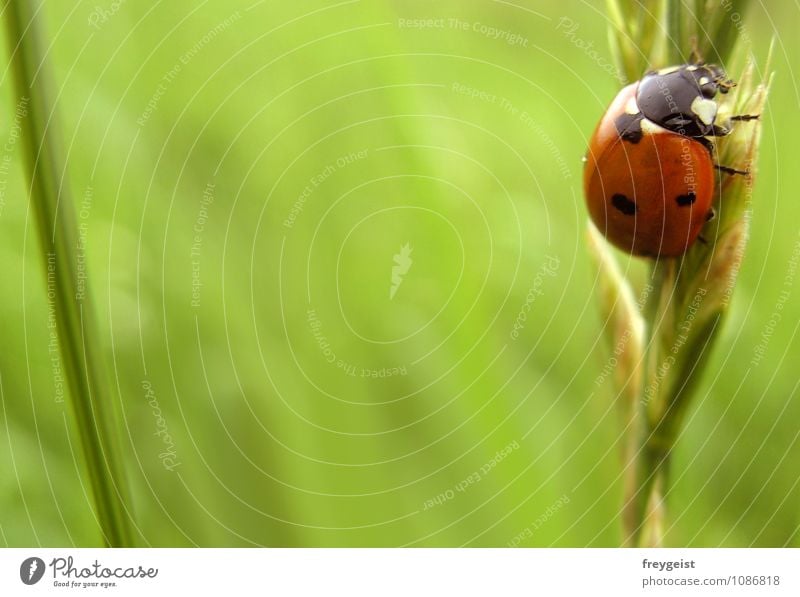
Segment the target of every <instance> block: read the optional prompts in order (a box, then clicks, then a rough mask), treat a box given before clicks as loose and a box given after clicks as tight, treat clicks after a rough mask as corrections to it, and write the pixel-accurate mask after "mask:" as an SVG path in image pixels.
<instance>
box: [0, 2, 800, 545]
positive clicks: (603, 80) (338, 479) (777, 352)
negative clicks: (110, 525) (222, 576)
mask: <svg viewBox="0 0 800 597" xmlns="http://www.w3.org/2000/svg"><path fill="white" fill-rule="evenodd" d="M596 4H597V5H594V4H592V3H584V2H575V1H569V2H558V3H555V2H547V3H538V2H537V3H530V2H528V3H525V2H522V1H519V2H501V1H489V0H482V1H480V2H455V1H452V2H437V3H431V2H428V1H423V0H419V1H394V2H390V1H385V2H379V1H369V2H368V1H355V2H341V3H333V2H306V1H303V2H296V3H295V2H275V1H271V0H270V1H266V2H256V0H246V1H236V2H224V3H223V2H209V1H206V2H203V1H198V2H188V1H178V2H172V1H171V2H166V1H156V2H147V3H140V2H133V1H128V2H122V3H120V4H118V5H117V8H116V10H114V6H113V3H110V2H103V1H102V0H98V1H97V2H75V3H72V2H61V1H58V2H55V1H46V2H44V3H43V11H44V14H45V15H46V19H45V20H46V25H47V31H48V40H47V43H48V57H49V59H50V61H51V67H52V74H53V76H54V78H55V80H56V82H57V86H58V89H59V95H58V115H59V117H60V124H59V126H60V133H61V137H62V139H63V142H64V146H65V148H66V150H67V155H68V169H69V179H68V180H67V181H66V182H65V183H64V184H66V185H69V187H70V188H71V190H72V192H73V196H74V200H75V202H76V204H77V206H76V210H77V209H81V205H83V208H84V211H81V212H80V214H79V219H78V221H79V223H81V224H82V225H83V226H84V227H83V231H84V232H85V234H86V236H85V240H86V256H87V264H88V265H87V267H88V271H89V274H90V276H91V288H92V292H93V294H94V296H95V299H96V300H95V302H96V306H97V311H98V312H97V314H96V317H97V320H98V324H99V327H100V329H101V331H102V339H103V342H104V346H103V347H102V348H103V350H104V353H105V355H107V362H108V369H109V372H110V380H109V383H110V384H111V387H112V389H113V392H112V395H113V397H114V399H116V400H118V401H119V407H120V411H121V413H122V420H121V422H120V427H119V437H120V441H121V443H122V445H123V447H124V452H125V458H126V467H127V472H128V474H129V476H130V482H131V487H132V493H133V504H132V507H133V511H134V512H135V523H136V525H137V528H138V529H139V531H140V536H139V539H138V540H139V543H140V544H142V545H153V546H188V545H202V546H248V545H267V546H396V545H417V546H460V545H469V546H503V545H507V544H509V543H519V544H520V545H523V546H586V545H588V546H614V545H617V544H619V542H620V529H619V524H618V518H619V511H620V500H621V476H620V475H621V462H620V455H619V452H620V445H621V440H622V438H621V436H620V425H619V421H618V418H617V412H616V411H615V409H614V392H613V388H612V387H611V383H610V382H608V381H605V382H602V381H601V382H600V383H598V382H597V376H598V375H600V374H601V372H602V369H603V367H604V365H605V363H606V362H607V360H608V354H607V353H605V352H604V344H603V339H602V334H601V330H602V322H601V320H600V317H599V315H598V312H597V309H596V306H595V302H594V297H593V292H594V272H593V269H592V267H591V263H590V261H589V258H588V256H587V250H586V246H585V241H584V233H585V227H586V213H585V210H584V206H583V199H582V191H581V182H580V181H581V156H582V155H583V153H584V151H585V147H586V143H587V138H588V136H589V134H590V133H591V131H592V128H593V126H594V124H595V122H596V121H597V119H598V118H599V116H600V114H601V113H602V111H603V110H604V108H605V106H606V105H607V103H608V102H609V101H610V100H611V98H612V97H613V96H614V94H615V92H616V90H617V89H618V88H619V87H620V82H619V81H617V80H616V79H615V78H614V77H613V76H612V75H611V74H609V72H608V70H607V68H604V67H603V65H604V64H607V63H610V62H611V56H610V52H609V50H608V45H607V41H606V40H607V31H606V20H605V16H604V12H603V10H602V4H603V3H601V2H598V3H596ZM98 7H99V9H101V10H100V12H97V11H98V10H99V9H98ZM93 15H94V16H93ZM424 18H432V19H443V21H440V22H434V23H433V26H425V27H420V26H419V24H418V23H410V24H409V23H408V22H407V21H405V20H412V19H424ZM562 18H567V19H569V21H570V22H571V23H572V25H571V26H574V25H578V28H577V29H572V32H571V33H569V32H568V31H569V30H570V29H571V27H570V26H568V25H569V24H568V23H567V21H564V20H562ZM401 19H403V21H401ZM451 19H453V20H451ZM798 24H799V23H798V12H797V7H796V6H793V5H792V3H788V2H777V1H775V2H766V3H763V5H762V6H755V7H754V9H753V10H752V11H751V13H750V14H749V15H748V18H747V19H746V21H745V30H746V32H747V34H748V37H749V38H750V39H751V41H752V51H753V52H754V53H755V55H756V56H757V57H759V58H762V59H763V58H764V57H765V55H766V52H767V48H768V46H769V42H770V40H771V38H772V37H773V36H774V37H775V41H776V45H775V56H774V70H775V72H776V78H775V83H774V87H773V89H772V93H771V95H770V100H769V106H768V112H767V114H766V115H765V118H764V131H763V132H764V135H763V149H762V152H761V159H760V175H759V177H758V180H757V186H756V192H755V194H754V196H753V202H752V239H751V243H750V247H749V250H748V253H747V256H746V258H745V261H744V264H743V268H742V272H741V279H740V282H739V285H738V288H737V291H736V296H735V300H734V303H733V307H732V310H731V313H730V317H729V319H728V321H727V325H726V329H725V332H724V336H723V338H722V341H721V342H720V344H719V346H718V348H717V350H716V351H715V354H714V358H713V359H712V362H711V364H710V366H709V371H708V372H707V374H706V375H705V377H704V382H703V384H702V387H701V389H700V392H699V394H698V397H697V401H696V403H695V405H694V407H693V408H692V409H691V411H690V413H689V416H688V418H687V425H686V429H685V431H684V433H683V434H682V436H681V438H680V441H679V447H678V452H677V454H676V456H675V460H674V465H673V489H672V491H671V492H670V493H669V495H668V503H669V508H670V519H669V520H668V523H667V527H668V530H667V537H666V541H667V544H669V545H691V546H717V545H724V546H750V545H755V546H782V545H795V546H797V545H798V536H797V535H798V533H797V530H798V525H799V524H800V507H799V506H798V498H799V497H800V487H798V480H800V471H799V470H798V461H800V445H798V441H797V440H798V433H799V432H800V423H798V422H799V421H800V400H798V387H797V385H798V368H797V359H798V354H800V340H798V337H797V331H798V321H800V301H799V300H798V299H800V288H798V287H796V286H797V284H796V281H795V280H794V279H791V280H789V281H787V280H786V279H785V276H786V275H787V273H788V272H789V270H790V268H791V266H792V263H793V261H792V254H793V252H796V251H797V250H798V246H799V245H798V242H800V237H799V236H798V224H797V222H798V221H799V219H800V204H799V203H798V201H797V196H796V195H797V192H796V190H797V188H798V186H799V185H800V169H798V167H797V165H796V160H797V155H798V154H797V135H798V133H800V126H798V125H800V111H799V110H798V105H800V104H799V101H798V99H799V98H800V94H798V88H797V82H796V80H797V72H796V71H795V70H794V69H797V68H798V67H800V60H798V56H800V40H799V39H798V35H797V31H798ZM483 25H486V26H487V27H493V28H495V29H497V30H498V31H501V32H503V34H502V35H501V36H500V37H498V38H496V39H495V38H493V34H492V33H491V32H490V31H489V30H488V29H483V28H482V26H483ZM209 32H211V33H209ZM506 32H507V33H508V35H506ZM512 34H516V35H517V36H518V37H517V38H512V37H509V36H510V35H512ZM587 44H591V46H590V47H588V49H587ZM4 47H5V44H4ZM175 65H178V66H179V68H178V69H177V70H176V69H175V68H174V67H175ZM170 73H171V74H170ZM473 90H477V91H476V93H478V94H479V95H478V96H477V97H476V96H474V95H473ZM0 92H1V96H2V110H1V111H0V113H1V114H3V115H5V116H4V117H2V118H0V142H2V143H3V144H4V145H5V142H6V141H7V140H8V139H9V138H13V137H14V135H15V131H14V130H13V125H14V120H13V118H14V111H15V105H14V96H13V91H12V89H11V86H10V77H9V73H8V71H4V75H3V78H2V80H1V81H0ZM481 92H482V93H483V95H480V93H481ZM149 102H152V104H153V105H152V106H151V107H150V108H148V103H149ZM137 121H138V122H137ZM8 147H10V149H8V148H6V149H3V151H4V155H8V156H10V157H9V158H8V159H9V160H10V167H9V168H8V170H7V172H6V171H0V178H2V180H0V188H4V193H3V195H2V197H3V199H2V203H0V209H2V211H0V264H2V268H3V278H2V284H0V305H2V310H0V326H1V327H0V330H2V331H1V332H0V337H1V338H2V350H1V351H0V375H2V378H1V379H2V410H1V411H0V417H1V421H2V423H0V471H1V472H0V544H4V545H10V546H28V545H42V546H67V545H78V546H93V545H100V544H101V542H100V533H99V530H98V527H97V524H96V521H95V519H94V517H93V514H92V510H91V507H90V499H89V498H88V486H87V485H86V483H85V482H84V481H82V478H83V472H82V464H81V463H82V460H81V455H80V451H79V445H78V443H77V442H76V439H75V436H74V435H73V430H72V423H71V418H70V413H69V410H68V408H67V407H66V403H65V402H61V401H59V400H58V399H57V398H58V397H57V393H56V388H55V383H54V375H53V367H52V363H51V359H50V356H51V355H50V353H49V351H48V340H49V336H48V328H47V322H48V318H47V308H48V305H47V298H46V292H45V280H44V275H43V266H42V256H41V254H40V250H39V245H38V242H37V238H36V231H35V228H34V226H33V220H32V217H31V213H30V211H29V206H28V201H27V199H26V195H25V183H24V179H23V173H22V159H21V155H22V154H21V152H20V148H19V147H18V146H14V145H13V143H12V144H11V145H9V146H8ZM359 152H360V153H359ZM351 154H354V156H355V157H351V158H348V157H347V156H351ZM209 185H213V188H211V189H210V191H208V192H207V189H209V188H210V187H209ZM306 189H308V190H306ZM204 192H207V198H206V200H205V201H204ZM304 193H305V194H304ZM301 197H303V198H302V199H301ZM208 199H212V201H210V202H209V201H208ZM297 206H300V209H295V216H296V218H295V219H294V221H293V222H292V223H291V225H287V224H286V223H285V220H286V219H287V218H288V217H289V215H290V214H291V213H292V210H293V208H296V207H297ZM195 237H197V238H195ZM193 244H195V245H196V247H195V248H196V249H197V251H196V252H195V254H193V253H192V246H193ZM405 244H408V245H409V246H410V247H411V249H412V253H411V259H412V264H411V266H410V268H409V269H408V272H407V273H406V274H405V275H404V276H403V278H402V284H401V285H399V286H398V288H397V291H396V294H395V296H394V297H393V298H390V287H391V283H392V281H391V279H392V267H393V265H395V264H394V262H393V258H394V255H395V254H397V253H398V252H399V251H400V249H401V247H402V246H403V245H405ZM620 257H621V258H622V264H623V267H625V268H626V269H629V270H630V273H631V275H632V276H633V277H634V278H638V277H640V275H641V271H642V267H641V264H640V263H638V262H634V261H631V260H629V259H625V258H624V257H623V256H621V255H620ZM548 267H549V269H548ZM193 275H194V277H193ZM193 281H196V282H200V283H201V286H199V291H197V288H198V287H197V286H195V287H193ZM793 286H794V287H793ZM193 291H194V292H195V295H194V296H193ZM784 291H788V292H789V293H790V296H789V297H788V299H786V298H784V299H782V298H781V296H782V295H781V293H782V292H784ZM193 301H194V302H193ZM526 305H527V306H526ZM779 307H780V310H779V314H780V320H779V321H778V322H777V323H776V324H775V325H771V324H770V320H771V319H775V318H774V316H773V312H775V311H777V310H778V309H779ZM309 311H312V313H311V314H309ZM521 312H523V313H525V316H524V317H525V321H521V320H520V321H518V317H520V313H521ZM515 321H517V323H518V326H517V328H518V329H517V332H518V333H517V334H512V331H513V330H514V325H515ZM520 323H521V326H520ZM760 353H763V355H764V358H763V359H762V360H760V361H759V362H757V363H754V361H753V359H754V356H755V355H756V354H760ZM331 355H332V356H333V361H334V362H332V363H331V362H328V361H329V360H330V359H331ZM364 371H367V372H370V371H372V372H375V373H374V375H375V377H372V376H371V374H369V373H368V375H367V376H366V377H364V376H362V373H363V372H364ZM381 372H384V375H385V376H382V375H381ZM391 372H393V373H394V375H389V374H388V373H391ZM145 384H149V387H150V388H152V391H153V392H154V395H155V400H153V399H152V396H148V395H147V393H146V391H145V388H144V387H143V386H144V385H145ZM155 406H157V407H158V409H160V412H161V413H162V415H163V421H161V423H162V426H163V425H165V426H166V428H167V429H168V432H169V434H170V436H171V438H172V441H173V444H174V450H175V454H176V460H177V462H179V463H180V464H179V465H178V466H176V467H174V470H167V469H166V468H165V467H164V466H163V465H162V460H163V459H162V458H161V457H160V456H159V454H162V453H163V452H164V449H165V445H164V443H163V442H162V438H161V437H159V436H157V435H155V434H156V432H157V431H158V429H159V428H158V427H157V424H158V422H159V421H158V419H157V417H156V414H158V413H157V412H154V407H155ZM506 448H507V449H506ZM504 449H506V450H505V452H502V451H503V450H504ZM498 451H501V456H500V457H498V456H497V453H498ZM493 459H495V460H496V465H495V466H491V467H487V466H486V465H487V463H489V462H491V461H492V460H493ZM469 479H471V480H472V482H465V483H463V484H462V482H464V480H469ZM460 484H461V485H460ZM459 486H460V487H461V488H462V489H463V491H460V490H458V489H456V488H457V487H459ZM515 537H516V538H517V539H516V540H515Z"/></svg>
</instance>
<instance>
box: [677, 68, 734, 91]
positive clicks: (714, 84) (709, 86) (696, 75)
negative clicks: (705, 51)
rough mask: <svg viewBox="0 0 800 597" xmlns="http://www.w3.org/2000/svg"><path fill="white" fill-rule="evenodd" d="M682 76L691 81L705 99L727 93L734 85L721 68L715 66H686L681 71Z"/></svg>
mask: <svg viewBox="0 0 800 597" xmlns="http://www.w3.org/2000/svg"><path fill="white" fill-rule="evenodd" d="M683 73H684V76H685V77H686V78H687V79H689V78H691V79H693V80H694V81H695V83H696V84H697V87H698V89H699V90H700V93H701V94H702V95H703V97H704V98H706V99H713V98H714V96H716V95H717V92H719V93H728V90H730V88H731V87H733V86H735V85H736V83H734V82H733V81H731V80H730V79H729V78H728V75H726V74H725V71H724V70H723V69H722V67H720V66H717V65H716V64H693V65H687V66H686V67H684V70H683Z"/></svg>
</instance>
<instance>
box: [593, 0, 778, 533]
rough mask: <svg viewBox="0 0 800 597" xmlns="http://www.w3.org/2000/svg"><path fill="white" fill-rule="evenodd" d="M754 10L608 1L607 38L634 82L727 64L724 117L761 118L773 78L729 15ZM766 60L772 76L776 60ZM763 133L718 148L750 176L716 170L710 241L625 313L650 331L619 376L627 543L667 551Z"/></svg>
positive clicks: (605, 271) (667, 263)
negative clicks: (670, 511)
mask: <svg viewBox="0 0 800 597" xmlns="http://www.w3.org/2000/svg"><path fill="white" fill-rule="evenodd" d="M746 4H747V3H746V2H744V1H738V2H736V1H734V2H731V3H729V4H728V8H727V9H726V8H725V7H724V6H723V5H722V3H721V2H695V3H694V5H693V6H692V7H691V8H692V10H690V8H689V7H688V6H687V3H686V2H680V1H677V0H668V1H660V2H641V3H633V2H623V1H621V0H609V2H608V12H609V21H610V27H611V29H610V38H611V39H612V50H613V52H614V55H615V56H616V57H617V59H618V68H620V70H621V71H622V72H624V73H625V75H626V76H627V77H628V79H629V80H631V81H634V80H637V79H638V78H640V77H641V75H642V73H643V72H644V71H645V70H647V69H656V68H661V67H664V66H668V65H670V64H681V63H685V62H688V61H689V60H692V59H696V58H697V57H698V53H699V56H700V57H702V58H704V59H705V60H706V61H708V62H716V63H718V64H721V65H722V66H723V67H727V70H728V73H729V75H732V76H733V78H734V79H735V80H737V81H738V86H737V87H736V88H734V90H733V91H731V92H730V93H728V94H727V95H726V96H725V97H721V98H720V100H721V101H720V114H719V117H720V119H721V120H724V119H725V118H726V117H727V116H731V115H734V114H762V113H763V111H764V108H765V104H766V99H767V95H768V91H769V84H770V77H769V76H764V77H763V78H761V80H757V77H756V69H755V65H754V63H753V60H752V58H750V57H747V58H746V59H743V56H745V55H746V52H745V51H744V50H743V49H742V48H741V47H740V46H738V45H737V41H740V40H737V32H738V31H739V29H738V27H736V26H735V23H733V22H732V20H731V19H732V15H736V19H737V20H739V19H741V18H742V16H743V15H744V14H745V10H746ZM701 25H703V26H705V28H703V27H702V26H701ZM701 33H703V35H701ZM766 62H767V66H766V68H765V69H764V70H765V72H768V71H769V66H768V65H769V58H768V59H767V61H766ZM760 129H761V124H760V121H759V120H753V121H748V122H740V123H736V125H735V126H734V129H733V132H732V133H731V134H730V135H727V136H725V137H721V138H718V139H717V140H716V150H717V156H716V157H717V162H718V163H719V164H723V165H725V166H729V167H733V168H736V169H739V170H745V171H747V172H748V174H747V175H746V176H741V175H733V176H732V175H729V174H722V173H720V174H719V176H718V178H717V184H716V192H715V201H714V206H715V210H716V212H717V214H718V217H717V218H716V219H715V220H713V221H712V222H709V224H707V225H706V227H705V228H704V230H703V232H702V236H703V238H704V239H705V241H706V242H705V243H703V242H698V243H695V244H694V245H693V246H692V247H691V248H690V249H689V251H688V252H687V253H686V254H685V255H684V256H682V257H680V258H675V259H664V258H661V259H658V260H655V261H652V262H651V263H650V268H649V270H650V271H649V277H648V283H649V284H650V285H652V289H653V290H652V292H650V293H649V294H648V300H647V301H646V303H645V304H644V305H642V308H641V310H640V312H637V313H635V314H633V313H630V314H629V315H628V316H629V317H630V323H629V325H631V326H633V325H636V326H638V325H643V327H644V348H643V350H642V351H641V358H640V359H638V360H635V359H634V360H632V359H625V360H621V361H620V363H619V366H620V367H622V368H623V370H622V371H620V372H619V373H618V374H617V376H616V379H624V380H627V381H626V384H627V383H630V381H631V380H634V381H639V382H640V383H639V384H638V385H637V390H638V395H637V397H636V398H635V399H634V402H635V406H634V407H631V405H630V402H631V400H630V397H629V396H628V395H627V394H629V393H630V390H628V389H626V387H627V386H625V385H623V386H620V385H618V394H620V395H621V396H625V398H624V399H621V400H620V403H621V407H620V408H622V409H623V410H624V412H625V413H626V416H625V420H626V421H627V425H626V429H627V431H626V434H627V438H628V439H627V442H626V447H625V454H626V476H625V483H624V492H625V495H624V506H623V509H622V519H623V520H622V523H623V545H629V546H635V545H639V546H662V545H663V529H664V526H665V517H666V516H667V512H666V503H665V496H666V494H667V492H668V491H669V469H670V465H671V454H672V451H673V450H674V447H675V444H676V442H677V440H678V437H679V435H680V431H681V428H682V422H683V420H684V419H685V415H686V412H687V410H688V408H689V405H690V404H691V401H692V398H693V397H694V395H695V394H696V392H697V389H698V387H699V385H700V381H701V377H702V375H703V373H704V371H705V370H706V369H707V368H708V362H709V358H710V356H711V354H712V349H713V347H714V345H715V343H716V342H717V341H718V339H719V335H720V330H721V329H722V324H723V322H724V318H725V314H726V313H727V311H728V308H729V305H730V299H731V296H732V294H733V289H734V287H735V284H736V279H737V277H738V273H739V268H740V267H741V263H742V257H743V255H744V252H745V249H746V246H747V240H748V233H749V230H748V227H749V203H750V198H751V197H750V195H751V193H752V189H753V182H754V179H755V175H756V166H757V157H758V144H759V139H760ZM590 226H591V224H590ZM590 250H591V252H592V254H593V255H594V258H595V262H596V263H598V264H603V263H607V262H608V260H609V259H613V258H612V257H611V255H610V254H609V255H602V253H610V249H609V247H608V245H606V244H603V243H598V242H592V243H590ZM598 270H599V276H600V277H601V278H602V277H606V278H609V272H610V271H611V268H609V267H608V266H607V265H606V266H600V267H599V268H598ZM612 283H613V284H615V285H616V286H618V287H620V286H624V285H626V284H629V282H628V281H626V280H624V279H622V280H620V279H618V276H617V277H613V276H612V277H611V278H609V281H608V282H606V283H605V285H604V284H600V289H601V290H600V295H601V296H600V306H601V311H602V313H603V315H604V317H606V318H607V319H612V318H614V317H615V316H616V317H618V312H617V314H616V315H615V312H614V311H613V310H611V309H610V308H609V307H608V304H609V297H610V296H611V295H612V294H616V295H617V296H623V295H630V294H632V292H631V291H630V290H629V289H628V290H626V289H624V288H620V289H617V290H615V291H614V293H611V294H610V293H609V291H608V290H607V288H608V287H609V285H610V284H612ZM617 311H618V310H617ZM624 328H625V324H619V323H618V324H617V325H615V326H606V333H607V334H611V337H610V342H611V343H612V344H613V343H615V342H618V341H619V337H618V336H616V334H618V330H620V329H624Z"/></svg>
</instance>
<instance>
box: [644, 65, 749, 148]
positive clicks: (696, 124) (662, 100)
mask: <svg viewBox="0 0 800 597" xmlns="http://www.w3.org/2000/svg"><path fill="white" fill-rule="evenodd" d="M733 85H734V83H733V81H731V80H730V79H728V76H727V75H726V74H725V71H724V70H723V69H722V68H720V67H719V66H716V65H714V64H683V65H680V66H673V67H670V68H665V69H661V70H659V71H654V72H649V73H647V74H646V75H645V76H644V77H643V78H642V80H641V81H640V82H639V86H638V89H637V91H636V103H637V105H638V108H639V110H640V111H641V113H642V115H643V116H644V118H646V119H648V120H650V121H652V122H654V123H655V124H657V125H659V126H662V127H664V128H666V129H668V130H671V131H673V132H676V133H679V134H681V135H685V136H687V137H704V136H707V135H711V134H713V132H714V130H715V128H714V121H715V119H716V116H717V104H716V102H715V101H714V98H715V97H716V95H717V93H727V92H728V90H729V89H730V88H731V87H733Z"/></svg>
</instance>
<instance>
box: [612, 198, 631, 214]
mask: <svg viewBox="0 0 800 597" xmlns="http://www.w3.org/2000/svg"><path fill="white" fill-rule="evenodd" d="M611 205H613V206H614V207H616V208H617V209H618V210H619V211H621V212H622V213H624V214H625V215H626V216H632V215H634V214H635V213H636V204H635V203H634V202H633V201H631V200H630V199H628V198H627V197H626V196H625V195H623V194H621V193H615V194H614V195H613V196H612V197H611Z"/></svg>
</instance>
